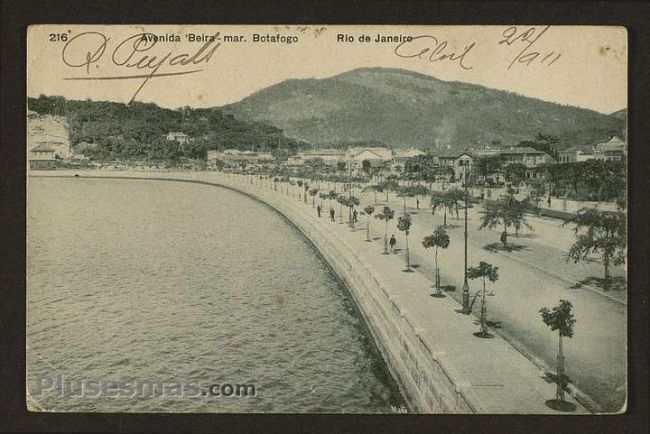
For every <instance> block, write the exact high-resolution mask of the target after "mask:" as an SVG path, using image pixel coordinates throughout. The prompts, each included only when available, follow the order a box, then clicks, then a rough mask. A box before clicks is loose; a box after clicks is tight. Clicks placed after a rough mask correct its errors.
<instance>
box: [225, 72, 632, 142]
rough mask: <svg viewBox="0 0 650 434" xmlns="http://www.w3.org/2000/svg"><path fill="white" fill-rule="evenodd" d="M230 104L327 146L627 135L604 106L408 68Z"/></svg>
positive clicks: (309, 83) (312, 82) (300, 84)
mask: <svg viewBox="0 0 650 434" xmlns="http://www.w3.org/2000/svg"><path fill="white" fill-rule="evenodd" d="M223 109H224V112H226V113H232V114H234V115H235V116H236V117H237V118H238V119H242V120H247V121H260V122H265V123H268V124H270V125H274V126H276V127H278V128H282V129H283V130H284V131H285V133H286V134H287V135H289V136H291V137H295V138H297V139H301V140H306V141H308V142H311V143H314V144H324V145H326V146H330V145H331V144H332V143H337V142H341V141H370V140H373V141H377V142H380V143H384V144H386V145H392V146H394V147H410V146H417V147H429V146H431V145H432V144H434V143H438V144H440V145H443V146H447V145H448V146H450V147H452V148H454V149H456V150H461V149H464V148H465V147H467V146H476V145H481V144H489V143H491V142H495V141H498V142H500V143H502V144H503V145H511V146H514V145H516V144H517V143H519V142H521V141H522V140H528V139H529V138H531V137H535V136H536V135H537V134H538V133H541V134H543V135H552V136H555V137H558V139H559V142H558V148H559V149H563V148H566V147H569V146H574V145H581V144H588V143H593V142H594V141H599V140H606V139H607V138H609V137H610V136H611V135H612V134H614V135H620V134H621V122H620V121H619V120H618V119H617V118H615V117H613V116H609V115H606V114H603V113H598V112H595V111H592V110H586V109H582V108H579V107H573V106H568V105H560V104H555V103H551V102H547V101H541V100H538V99H534V98H529V97H525V96H523V95H519V94H515V93H511V92H505V91H501V90H495V89H490V88H487V87H483V86H478V85H474V84H468V83H461V82H452V81H443V80H438V79H436V78H434V77H431V76H428V75H424V74H419V73H415V72H412V71H407V70H403V69H386V68H360V69H355V70H352V71H348V72H346V73H343V74H340V75H337V76H334V77H330V78H324V79H300V80H286V81H283V82H281V83H279V84H277V85H274V86H271V87H267V88H265V89H262V90H260V91H258V92H255V93H253V94H252V95H250V96H248V97H246V98H244V99H243V100H241V101H239V102H237V103H234V104H230V105H228V106H224V107H223Z"/></svg>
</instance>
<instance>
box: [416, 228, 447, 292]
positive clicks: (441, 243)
mask: <svg viewBox="0 0 650 434" xmlns="http://www.w3.org/2000/svg"><path fill="white" fill-rule="evenodd" d="M422 245H423V246H424V248H425V249H428V248H435V249H436V250H435V255H434V258H435V266H436V267H435V276H436V277H435V279H436V295H442V289H441V287H440V270H439V268H438V249H439V248H441V249H446V248H447V247H449V234H448V233H447V230H446V229H445V227H444V226H438V227H437V228H436V229H435V230H434V231H433V234H431V235H427V236H426V237H424V239H423V240H422Z"/></svg>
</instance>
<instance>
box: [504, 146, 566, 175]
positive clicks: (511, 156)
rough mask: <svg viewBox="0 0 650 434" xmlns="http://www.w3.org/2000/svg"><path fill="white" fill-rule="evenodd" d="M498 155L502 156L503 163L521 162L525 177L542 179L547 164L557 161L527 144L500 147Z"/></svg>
mask: <svg viewBox="0 0 650 434" xmlns="http://www.w3.org/2000/svg"><path fill="white" fill-rule="evenodd" d="M499 155H500V156H501V157H502V158H503V162H504V164H505V165H506V166H507V165H510V164H523V165H524V166H526V171H525V177H526V179H542V178H544V177H545V176H546V170H545V168H544V166H545V165H547V164H555V163H556V162H557V161H555V159H554V158H553V157H551V156H550V155H548V154H547V153H546V152H543V151H538V150H537V149H535V148H531V147H528V146H524V147H512V148H508V149H502V150H501V151H500V152H499Z"/></svg>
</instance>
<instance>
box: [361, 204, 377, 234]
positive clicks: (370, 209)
mask: <svg viewBox="0 0 650 434" xmlns="http://www.w3.org/2000/svg"><path fill="white" fill-rule="evenodd" d="M363 211H364V212H365V213H366V241H371V240H370V216H371V215H372V213H373V212H375V207H374V206H372V205H368V206H366V207H365V208H364V209H363Z"/></svg>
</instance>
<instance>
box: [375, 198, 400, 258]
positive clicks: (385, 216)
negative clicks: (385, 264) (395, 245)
mask: <svg viewBox="0 0 650 434" xmlns="http://www.w3.org/2000/svg"><path fill="white" fill-rule="evenodd" d="M394 217H395V211H393V210H392V209H390V207H388V206H385V207H384V209H383V210H382V212H381V213H380V214H376V215H375V218H376V219H379V220H383V221H384V222H386V228H385V231H384V255H387V254H388V222H389V221H390V220H392V219H393V218H394Z"/></svg>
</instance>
